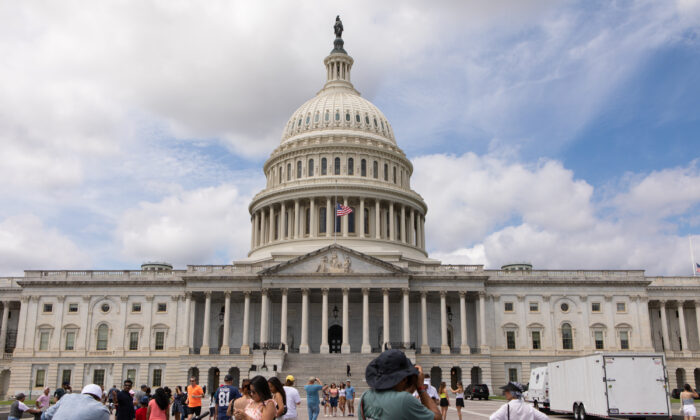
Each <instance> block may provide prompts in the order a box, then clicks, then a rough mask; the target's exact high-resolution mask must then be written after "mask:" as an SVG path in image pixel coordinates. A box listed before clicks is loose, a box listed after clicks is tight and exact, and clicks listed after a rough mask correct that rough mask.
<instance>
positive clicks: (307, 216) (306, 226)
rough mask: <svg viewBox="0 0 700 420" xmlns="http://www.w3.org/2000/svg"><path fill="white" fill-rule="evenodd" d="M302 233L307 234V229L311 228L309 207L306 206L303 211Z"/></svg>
mask: <svg viewBox="0 0 700 420" xmlns="http://www.w3.org/2000/svg"><path fill="white" fill-rule="evenodd" d="M304 216H305V217H304V233H305V234H307V235H309V231H310V230H311V209H310V208H308V207H307V208H306V211H305V212H304Z"/></svg>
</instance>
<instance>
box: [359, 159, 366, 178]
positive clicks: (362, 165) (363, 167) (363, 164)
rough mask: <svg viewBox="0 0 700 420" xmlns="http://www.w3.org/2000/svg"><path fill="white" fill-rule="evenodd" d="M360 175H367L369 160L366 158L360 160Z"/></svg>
mask: <svg viewBox="0 0 700 420" xmlns="http://www.w3.org/2000/svg"><path fill="white" fill-rule="evenodd" d="M360 176H367V161H366V160H365V159H362V160H361V161H360Z"/></svg>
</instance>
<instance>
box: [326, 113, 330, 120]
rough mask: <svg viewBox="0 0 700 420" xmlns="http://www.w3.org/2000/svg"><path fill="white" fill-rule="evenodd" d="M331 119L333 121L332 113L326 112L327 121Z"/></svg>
mask: <svg viewBox="0 0 700 420" xmlns="http://www.w3.org/2000/svg"><path fill="white" fill-rule="evenodd" d="M330 119H331V116H330V113H329V112H328V111H326V121H328V120H330Z"/></svg>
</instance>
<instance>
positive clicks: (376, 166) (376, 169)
mask: <svg viewBox="0 0 700 420" xmlns="http://www.w3.org/2000/svg"><path fill="white" fill-rule="evenodd" d="M372 177H373V178H374V179H377V178H379V162H377V161H376V160H375V161H374V163H372Z"/></svg>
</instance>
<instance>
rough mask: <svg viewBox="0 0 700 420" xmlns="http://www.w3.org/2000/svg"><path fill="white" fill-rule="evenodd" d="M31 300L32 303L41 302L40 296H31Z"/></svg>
mask: <svg viewBox="0 0 700 420" xmlns="http://www.w3.org/2000/svg"><path fill="white" fill-rule="evenodd" d="M29 300H30V301H31V302H36V301H38V300H39V296H35V295H31V296H29Z"/></svg>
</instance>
